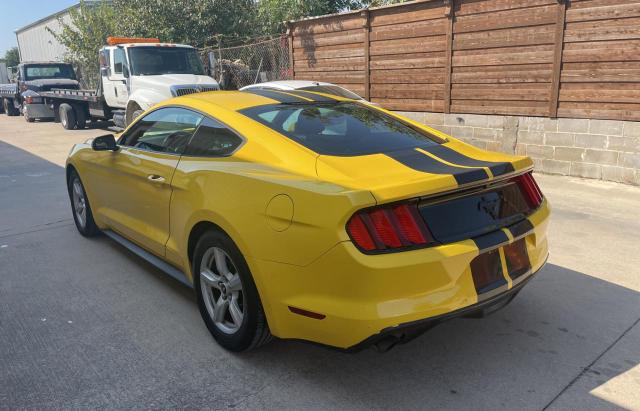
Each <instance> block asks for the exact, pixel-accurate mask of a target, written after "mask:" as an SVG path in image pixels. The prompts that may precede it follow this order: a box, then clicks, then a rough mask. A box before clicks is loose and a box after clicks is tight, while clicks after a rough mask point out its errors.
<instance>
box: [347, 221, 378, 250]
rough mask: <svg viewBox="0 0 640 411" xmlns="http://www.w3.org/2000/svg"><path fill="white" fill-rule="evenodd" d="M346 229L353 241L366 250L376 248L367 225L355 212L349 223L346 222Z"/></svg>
mask: <svg viewBox="0 0 640 411" xmlns="http://www.w3.org/2000/svg"><path fill="white" fill-rule="evenodd" d="M347 231H348V232H349V235H350V236H351V238H352V239H353V241H354V242H355V243H356V244H358V245H359V246H360V247H361V248H363V249H365V250H367V251H371V250H374V249H375V248H376V245H375V243H374V242H373V239H372V238H371V235H370V234H369V231H368V230H367V227H366V226H365V225H364V222H362V218H360V216H359V215H357V214H356V215H354V216H353V217H351V220H349V223H348V224H347Z"/></svg>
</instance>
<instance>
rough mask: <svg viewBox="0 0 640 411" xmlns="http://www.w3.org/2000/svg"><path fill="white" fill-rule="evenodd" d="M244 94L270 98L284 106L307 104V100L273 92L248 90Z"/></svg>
mask: <svg viewBox="0 0 640 411" xmlns="http://www.w3.org/2000/svg"><path fill="white" fill-rule="evenodd" d="M244 92H245V93H251V94H256V95H258V96H261V97H266V98H270V99H271V100H275V101H277V102H278V103H285V104H296V103H298V104H299V103H309V100H305V99H303V98H300V97H295V96H291V95H289V94H286V93H280V92H277V91H275V90H265V89H250V90H244Z"/></svg>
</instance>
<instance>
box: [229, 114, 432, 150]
mask: <svg viewBox="0 0 640 411" xmlns="http://www.w3.org/2000/svg"><path fill="white" fill-rule="evenodd" d="M240 112H241V113H242V114H244V115H246V116H247V117H249V118H251V119H253V120H256V121H258V122H260V123H262V124H264V125H266V126H267V127H269V128H271V129H273V130H275V131H277V132H278V133H280V134H283V135H285V136H287V137H289V138H290V139H292V140H294V141H296V142H298V143H300V144H302V145H303V146H305V147H307V148H309V149H311V150H313V151H315V152H316V153H318V154H325V155H333V156H360V155H367V154H375V153H384V152H392V151H397V150H403V149H409V148H415V147H425V146H433V145H437V144H438V143H439V142H440V139H439V138H438V137H436V136H433V135H431V134H429V133H427V132H425V131H423V130H420V129H418V128H414V127H413V126H411V125H409V124H405V123H404V122H402V121H400V120H398V119H396V118H394V117H392V116H390V115H388V114H386V113H383V112H381V111H378V110H375V109H372V108H369V107H367V106H365V105H364V104H359V103H352V102H339V103H309V104H304V103H303V104H274V105H264V106H257V107H251V108H248V109H244V110H241V111H240Z"/></svg>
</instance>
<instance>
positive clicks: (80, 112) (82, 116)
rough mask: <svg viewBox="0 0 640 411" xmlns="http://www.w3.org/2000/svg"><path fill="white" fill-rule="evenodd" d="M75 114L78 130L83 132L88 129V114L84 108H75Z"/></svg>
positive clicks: (76, 106) (75, 106) (77, 106)
mask: <svg viewBox="0 0 640 411" xmlns="http://www.w3.org/2000/svg"><path fill="white" fill-rule="evenodd" d="M73 109H74V112H75V113H76V128H77V129H78V130H82V129H84V128H86V127H87V112H86V111H85V109H84V107H82V106H79V105H74V106H73Z"/></svg>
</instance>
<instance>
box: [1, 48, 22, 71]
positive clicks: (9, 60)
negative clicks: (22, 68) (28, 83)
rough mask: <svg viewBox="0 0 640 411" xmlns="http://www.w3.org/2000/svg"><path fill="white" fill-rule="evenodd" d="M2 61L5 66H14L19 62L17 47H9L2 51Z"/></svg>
mask: <svg viewBox="0 0 640 411" xmlns="http://www.w3.org/2000/svg"><path fill="white" fill-rule="evenodd" d="M4 62H5V64H6V65H7V67H15V66H17V65H18V64H19V63H20V53H18V48H17V47H11V48H10V49H9V50H7V52H6V53H4Z"/></svg>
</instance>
